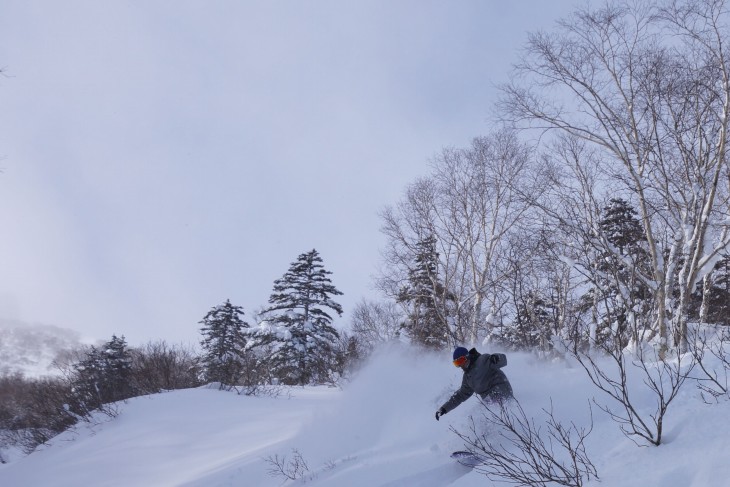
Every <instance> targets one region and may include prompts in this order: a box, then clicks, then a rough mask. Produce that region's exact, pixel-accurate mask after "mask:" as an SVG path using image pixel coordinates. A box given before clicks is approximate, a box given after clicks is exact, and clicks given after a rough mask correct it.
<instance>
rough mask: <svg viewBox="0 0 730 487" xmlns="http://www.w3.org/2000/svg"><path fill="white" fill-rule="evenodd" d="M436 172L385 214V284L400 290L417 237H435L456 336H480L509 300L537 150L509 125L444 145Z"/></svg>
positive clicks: (442, 297)
mask: <svg viewBox="0 0 730 487" xmlns="http://www.w3.org/2000/svg"><path fill="white" fill-rule="evenodd" d="M432 166H433V167H432V169H433V170H432V173H431V175H430V176H429V177H427V178H424V179H421V180H419V181H417V182H416V183H414V184H413V185H411V186H410V187H409V188H408V189H407V191H406V196H405V198H404V199H403V200H402V201H401V202H400V203H399V204H398V205H397V206H396V207H389V208H387V209H386V210H385V211H384V212H383V214H382V218H383V222H384V225H383V232H384V234H385V235H386V238H387V247H386V250H385V252H384V257H385V264H386V265H385V269H386V271H385V272H383V273H381V276H380V285H381V288H382V289H384V290H386V293H387V294H391V295H394V293H395V292H396V291H397V290H398V288H399V286H401V285H402V284H403V282H404V280H405V278H406V277H405V276H407V273H408V270H409V269H410V268H411V266H412V262H413V260H414V257H415V252H416V250H417V246H418V243H419V242H420V241H423V240H424V239H426V238H429V237H431V236H433V237H435V238H436V245H437V250H438V253H439V269H438V272H437V275H438V277H439V279H440V282H439V283H436V282H434V283H433V284H434V291H436V289H437V288H438V286H441V288H442V289H443V291H442V292H440V293H436V294H437V295H438V296H437V301H438V302H439V303H440V304H441V306H440V309H441V310H442V311H441V317H442V320H443V323H444V326H446V327H448V329H449V333H450V337H451V339H452V340H453V341H457V342H461V343H476V342H477V340H478V339H479V338H480V337H483V336H484V335H486V334H487V333H488V332H489V330H488V326H489V325H488V323H487V321H488V320H487V316H488V313H489V312H490V310H492V309H499V308H500V307H501V306H503V305H504V303H505V302H506V301H507V297H506V295H505V293H504V289H505V288H506V286H504V285H503V284H504V280H505V272H506V269H507V261H506V259H505V258H504V257H505V255H506V248H505V247H506V245H507V242H508V240H509V235H510V234H511V232H514V231H516V230H517V228H518V224H519V222H520V219H521V217H522V216H524V215H525V214H526V212H527V211H528V209H529V206H528V205H526V204H525V201H524V198H523V197H522V195H523V194H527V193H531V192H532V191H530V190H527V189H526V188H525V187H524V186H525V185H526V184H528V182H529V181H530V179H529V178H528V177H527V175H528V174H529V172H530V170H531V151H530V148H529V147H528V146H526V145H525V144H522V143H520V142H519V141H518V140H517V138H516V136H515V134H514V133H513V132H511V131H501V132H496V133H494V134H492V135H489V136H485V137H479V138H476V139H474V141H473V143H472V145H471V146H470V147H469V148H466V149H454V148H447V149H445V150H444V151H443V152H442V153H441V154H440V155H439V156H438V157H437V158H436V159H435V160H434V161H433V165H432Z"/></svg>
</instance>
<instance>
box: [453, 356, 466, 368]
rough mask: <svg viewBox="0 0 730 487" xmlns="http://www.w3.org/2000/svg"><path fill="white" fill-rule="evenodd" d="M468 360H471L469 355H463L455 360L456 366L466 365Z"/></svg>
mask: <svg viewBox="0 0 730 487" xmlns="http://www.w3.org/2000/svg"><path fill="white" fill-rule="evenodd" d="M468 361H469V357H467V356H466V355H462V356H461V357H459V358H457V359H456V360H454V366H456V367H463V366H464V365H466V363H467V362H468Z"/></svg>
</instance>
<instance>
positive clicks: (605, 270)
mask: <svg viewBox="0 0 730 487" xmlns="http://www.w3.org/2000/svg"><path fill="white" fill-rule="evenodd" d="M636 215H637V214H636V210H634V208H633V207H632V206H631V205H630V204H629V202H628V201H626V200H623V199H621V198H612V199H611V200H610V201H609V204H608V205H607V206H606V207H604V208H603V212H602V217H601V220H600V221H599V223H598V226H599V228H600V233H601V235H600V236H601V237H603V238H604V239H605V241H606V242H607V243H608V245H607V247H608V248H606V251H605V252H603V254H602V255H600V256H599V259H598V261H597V262H596V265H595V271H596V272H595V276H594V283H595V284H596V289H597V294H596V297H597V298H598V300H597V301H596V302H597V303H598V304H599V306H598V309H597V310H596V311H597V315H598V318H599V323H598V327H597V336H596V339H597V340H598V342H599V343H602V344H604V345H608V346H619V347H621V348H623V347H624V346H626V344H627V343H628V341H629V340H630V339H633V340H634V341H636V340H637V339H638V334H639V333H640V331H641V329H643V328H644V327H645V326H647V325H645V324H644V323H643V321H644V320H646V319H647V318H648V317H649V316H650V312H649V309H650V303H649V302H648V300H650V299H651V297H650V293H649V290H648V289H647V288H646V286H645V285H644V283H642V282H641V280H640V279H639V278H638V276H639V275H640V274H644V275H646V274H647V273H648V259H649V256H648V253H647V252H646V251H645V250H644V248H643V247H642V243H644V242H645V239H644V233H643V230H642V226H641V223H640V222H639V220H638V218H637V216H636ZM613 341H615V343H613V344H610V342H613Z"/></svg>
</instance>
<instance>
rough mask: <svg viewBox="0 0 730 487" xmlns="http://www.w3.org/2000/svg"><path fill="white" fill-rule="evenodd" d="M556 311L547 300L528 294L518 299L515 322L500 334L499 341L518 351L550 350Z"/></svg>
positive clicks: (531, 293)
mask: <svg viewBox="0 0 730 487" xmlns="http://www.w3.org/2000/svg"><path fill="white" fill-rule="evenodd" d="M556 314H557V312H556V309H555V306H554V304H552V303H551V302H550V301H549V300H547V299H543V298H541V297H540V296H538V295H537V294H536V293H533V292H528V293H527V295H526V296H524V297H520V299H519V302H518V304H517V312H516V315H515V321H514V323H512V326H509V327H505V329H504V330H502V331H501V332H500V335H499V338H500V340H501V341H502V342H503V343H505V344H508V345H509V346H511V347H513V348H515V349H518V350H539V351H541V352H549V351H550V350H552V341H551V340H552V337H553V335H554V332H555V329H556V328H557V326H556V321H557V319H556Z"/></svg>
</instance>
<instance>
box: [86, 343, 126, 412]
mask: <svg viewBox="0 0 730 487" xmlns="http://www.w3.org/2000/svg"><path fill="white" fill-rule="evenodd" d="M74 370H75V378H74V380H73V392H74V396H75V397H76V399H77V400H78V402H79V412H80V413H82V414H85V413H87V412H89V411H92V410H94V409H96V408H98V407H100V406H102V405H103V404H107V403H110V402H114V401H121V400H123V399H128V398H130V397H132V396H133V395H134V393H135V391H134V388H133V387H132V384H131V376H132V356H131V354H130V352H129V349H128V348H127V342H126V340H125V339H124V336H121V337H117V336H116V335H112V339H111V340H110V341H108V342H107V343H105V344H104V345H102V346H101V348H96V347H94V346H92V347H91V348H90V349H89V350H88V352H86V356H85V358H84V359H82V360H81V361H80V362H78V363H77V364H75V365H74Z"/></svg>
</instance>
